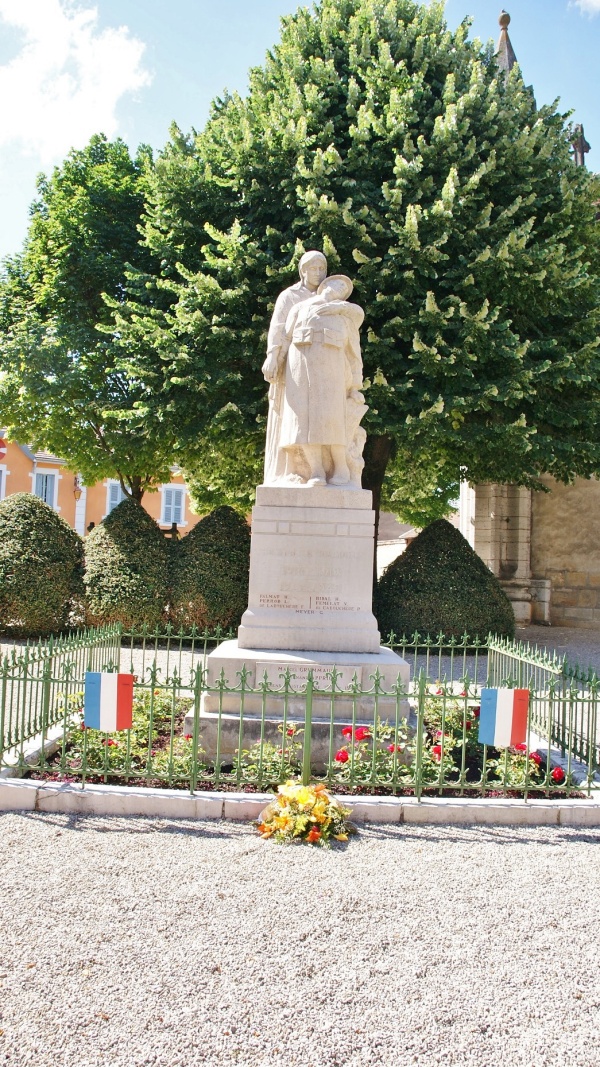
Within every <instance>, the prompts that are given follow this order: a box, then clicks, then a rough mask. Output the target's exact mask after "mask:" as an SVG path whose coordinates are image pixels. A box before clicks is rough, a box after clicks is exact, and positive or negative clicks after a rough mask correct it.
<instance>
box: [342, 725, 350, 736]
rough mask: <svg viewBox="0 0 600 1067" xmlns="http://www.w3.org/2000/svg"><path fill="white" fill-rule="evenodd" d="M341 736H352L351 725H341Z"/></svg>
mask: <svg viewBox="0 0 600 1067" xmlns="http://www.w3.org/2000/svg"><path fill="white" fill-rule="evenodd" d="M342 737H352V727H351V726H343V727H342Z"/></svg>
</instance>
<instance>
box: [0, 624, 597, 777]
mask: <svg viewBox="0 0 600 1067" xmlns="http://www.w3.org/2000/svg"><path fill="white" fill-rule="evenodd" d="M229 636H231V635H230V634H224V633H219V632H217V633H213V634H211V633H208V632H200V631H192V632H190V633H183V632H176V631H175V630H173V629H171V630H167V631H161V632H150V631H148V630H141V631H135V632H129V633H127V634H121V632H120V630H119V628H118V627H107V628H105V629H103V630H98V631H86V632H85V633H82V634H79V635H76V636H74V637H72V638H68V639H65V640H64V641H62V642H55V643H52V642H49V643H48V645H46V646H43V647H42V646H39V647H38V648H36V649H31V648H25V649H21V650H19V651H17V650H13V651H12V653H11V655H10V656H9V657H6V658H5V659H4V661H3V663H2V665H1V667H0V682H1V691H0V724H1V729H0V768H4V773H7V772H8V773H12V774H18V775H24V774H32V775H34V776H36V777H45V778H51V779H55V780H56V779H58V780H64V779H66V780H73V781H76V782H80V783H81V784H82V785H85V784H86V783H89V782H112V783H122V784H134V783H139V784H143V785H153V786H164V787H173V788H185V789H189V790H190V791H192V792H194V791H197V790H200V789H205V788H217V789H240V788H243V789H260V790H262V789H265V788H271V787H273V786H275V785H276V784H277V783H278V782H280V781H283V780H285V779H286V778H289V777H291V776H296V775H299V776H301V777H302V778H303V779H304V780H305V781H308V779H309V778H310V779H312V780H322V781H324V782H326V783H327V784H328V785H329V786H330V787H331V788H333V789H335V790H337V791H349V792H352V791H368V792H380V793H393V794H401V793H410V794H413V795H416V796H417V797H421V796H423V795H426V794H437V795H440V794H458V795H463V796H465V795H482V794H489V793H493V794H500V795H503V796H512V795H514V796H517V795H518V796H525V797H527V796H529V795H532V794H533V795H549V794H551V793H552V794H553V793H555V792H558V793H560V792H563V793H564V792H565V791H571V790H572V789H573V787H574V785H575V784H577V785H578V786H579V788H582V789H584V790H585V791H587V792H588V793H589V792H590V790H591V789H592V788H594V787H595V775H596V771H597V768H598V764H599V750H598V737H597V726H598V715H597V710H598V681H597V679H596V678H595V676H593V675H589V674H585V677H584V673H583V672H577V671H576V670H575V669H574V668H566V665H565V664H564V663H563V662H562V661H556V660H554V659H552V658H551V657H547V656H544V655H543V654H541V653H539V652H538V651H537V650H533V649H529V648H527V647H526V646H522V645H517V644H515V643H512V642H507V641H501V640H498V639H496V638H490V639H489V640H488V642H487V643H483V642H481V643H480V642H475V643H471V642H469V641H468V639H467V638H464V639H462V640H460V641H453V642H449V643H448V642H444V641H443V638H441V637H436V638H430V637H426V636H421V635H419V634H415V635H412V637H411V638H406V637H403V638H402V639H400V640H397V639H395V638H393V636H392V638H391V639H390V642H388V643H389V645H390V647H393V648H394V649H395V650H396V651H398V652H399V653H400V654H401V655H402V656H403V658H404V659H406V660H407V661H408V662H409V664H410V666H411V682H410V685H409V686H408V688H407V689H404V688H403V687H402V686H401V685H400V684H399V683H398V684H397V685H395V686H393V687H391V688H389V689H386V687H385V686H384V684H383V680H382V676H381V675H380V674H379V673H378V672H377V671H376V672H374V674H373V675H372V676H371V678H370V682H369V685H368V686H367V687H365V688H362V687H361V685H360V683H359V680H358V679H357V678H355V679H354V681H353V683H352V684H351V685H349V686H348V685H347V683H346V687H345V688H342V687H341V684H340V677H341V676H340V675H339V674H338V672H337V671H336V670H335V668H333V669H332V672H331V675H330V677H329V679H328V682H327V684H326V685H322V684H321V685H318V684H316V683H315V681H314V679H313V677H312V675H310V674H309V676H308V679H307V680H306V681H305V682H304V681H303V682H302V684H300V682H299V681H298V679H297V678H296V677H295V676H294V672H293V669H291V670H287V671H282V673H281V675H280V677H279V682H278V684H274V683H273V682H272V681H269V679H268V678H267V676H266V675H265V676H264V677H263V678H262V679H261V678H258V677H256V679H254V683H253V684H250V683H251V677H250V672H249V671H248V670H247V669H246V668H242V669H241V670H240V671H239V672H238V674H237V675H236V677H235V678H227V677H224V676H221V677H219V678H218V679H216V680H214V679H213V680H212V681H210V680H209V673H208V671H207V667H206V663H207V656H208V654H209V652H210V650H211V648H212V647H215V645H216V644H218V643H219V642H220V641H221V640H223V639H224V638H226V637H229ZM90 669H92V670H111V671H112V670H121V671H127V672H131V673H133V674H134V675H135V678H136V680H135V686H134V693H135V702H134V723H133V728H132V729H131V730H128V731H123V732H122V733H119V734H116V733H115V734H110V735H107V734H101V733H100V732H97V731H93V730H86V729H84V728H83V714H82V712H83V688H84V678H85V671H86V670H90ZM486 683H487V684H489V685H494V686H497V685H503V684H504V685H509V686H519V687H522V688H529V689H530V693H531V714H530V719H529V734H528V738H527V742H526V744H525V745H524V746H521V747H519V748H516V749H514V750H513V749H506V750H502V751H501V752H496V751H495V750H492V749H488V748H486V747H484V746H482V745H479V744H478V741H477V731H478V702H479V693H480V690H481V686H482V685H484V684H486ZM50 735H52V740H53V744H52V750H48V746H47V744H46V742H47V741H48V739H49V737H50ZM33 738H36V748H37V749H38V755H37V756H36V757H35V758H33V759H32V758H31V755H30V754H28V753H29V749H30V748H31V742H32V739H33ZM38 742H39V744H38ZM556 747H558V748H560V750H561V752H562V753H563V755H564V756H565V761H566V763H565V770H564V772H563V771H560V769H559V770H558V772H557V771H556V769H555V768H554V767H553V750H554V749H555V748H556ZM576 761H579V763H577V762H576ZM575 772H577V773H575ZM561 775H562V777H561Z"/></svg>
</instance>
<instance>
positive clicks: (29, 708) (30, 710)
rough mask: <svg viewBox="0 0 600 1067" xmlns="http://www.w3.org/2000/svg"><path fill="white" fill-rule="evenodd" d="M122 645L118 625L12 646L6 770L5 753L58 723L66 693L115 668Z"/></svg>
mask: <svg viewBox="0 0 600 1067" xmlns="http://www.w3.org/2000/svg"><path fill="white" fill-rule="evenodd" d="M120 646H121V630H120V627H119V626H117V625H114V626H105V627H101V628H100V629H88V630H81V631H78V632H77V633H75V634H72V635H69V636H67V637H58V638H53V637H50V638H49V639H48V641H38V642H37V644H33V643H30V642H26V643H24V644H14V645H12V647H11V648H10V650H9V651H7V653H6V655H5V656H4V657H3V658H2V659H1V660H0V765H1V760H2V754H3V753H6V752H7V751H10V750H12V749H14V748H16V747H21V748H22V747H23V745H24V744H25V743H26V742H27V741H30V740H31V739H32V738H35V737H36V736H37V735H41V734H42V733H43V732H44V731H46V732H47V731H48V729H49V728H50V727H52V726H53V725H55V724H56V723H58V722H59V721H60V720H61V719H62V711H61V707H62V705H61V698H64V696H65V693H68V692H69V689H72V690H74V689H75V688H77V687H79V688H80V687H81V679H82V677H83V676H84V674H85V671H86V670H103V669H110V665H111V664H114V663H115V662H116V661H117V660H118V657H119V655H120Z"/></svg>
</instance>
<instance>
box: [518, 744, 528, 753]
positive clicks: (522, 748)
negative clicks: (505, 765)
mask: <svg viewBox="0 0 600 1067" xmlns="http://www.w3.org/2000/svg"><path fill="white" fill-rule="evenodd" d="M515 752H527V745H524V744H523V742H521V744H520V745H515Z"/></svg>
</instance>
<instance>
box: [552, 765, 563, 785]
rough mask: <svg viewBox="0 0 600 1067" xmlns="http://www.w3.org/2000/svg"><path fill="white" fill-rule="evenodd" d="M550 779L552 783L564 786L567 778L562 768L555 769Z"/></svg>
mask: <svg viewBox="0 0 600 1067" xmlns="http://www.w3.org/2000/svg"><path fill="white" fill-rule="evenodd" d="M550 777H551V779H552V781H553V782H555V783H556V785H562V783H563V782H564V780H565V778H566V775H565V772H564V771H563V769H562V767H555V768H554V770H553V771H552V774H551V775H550Z"/></svg>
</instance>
